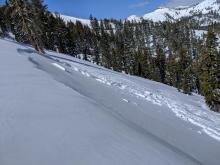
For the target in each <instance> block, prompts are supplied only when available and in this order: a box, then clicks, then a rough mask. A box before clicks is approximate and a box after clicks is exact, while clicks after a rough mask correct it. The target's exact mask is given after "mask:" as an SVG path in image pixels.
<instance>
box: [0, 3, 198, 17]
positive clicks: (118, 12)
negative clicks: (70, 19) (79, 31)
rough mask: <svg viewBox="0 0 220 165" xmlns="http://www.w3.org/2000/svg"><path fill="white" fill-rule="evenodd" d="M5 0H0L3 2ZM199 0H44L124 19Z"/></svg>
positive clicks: (62, 9) (78, 12)
mask: <svg viewBox="0 0 220 165" xmlns="http://www.w3.org/2000/svg"><path fill="white" fill-rule="evenodd" d="M4 1H5V0H0V2H1V3H2V2H4ZM198 1H201V0H44V2H45V4H47V5H48V8H49V10H50V11H53V12H54V11H57V12H59V13H61V14H65V15H69V16H74V17H79V18H89V15H90V14H92V15H93V16H95V17H97V18H116V19H124V18H126V17H128V16H130V15H139V16H141V15H143V14H146V13H148V12H151V11H153V10H155V9H156V8H158V7H160V6H166V5H167V6H170V7H175V6H178V5H189V4H192V3H195V2H198Z"/></svg>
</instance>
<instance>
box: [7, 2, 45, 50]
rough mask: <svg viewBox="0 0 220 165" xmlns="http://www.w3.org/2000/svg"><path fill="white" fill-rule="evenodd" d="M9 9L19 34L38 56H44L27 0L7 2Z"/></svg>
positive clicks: (36, 26)
mask: <svg viewBox="0 0 220 165" xmlns="http://www.w3.org/2000/svg"><path fill="white" fill-rule="evenodd" d="M9 7H10V11H11V17H13V18H15V19H16V26H17V27H18V29H19V32H20V33H22V34H24V36H25V37H26V38H27V39H28V41H29V42H30V44H31V45H32V46H33V47H34V48H35V50H37V51H38V52H39V53H40V54H44V49H43V46H42V44H41V43H40V37H39V35H38V32H39V31H38V29H39V28H38V25H37V23H36V22H35V19H34V16H33V13H32V8H31V4H30V3H29V1H28V0H9Z"/></svg>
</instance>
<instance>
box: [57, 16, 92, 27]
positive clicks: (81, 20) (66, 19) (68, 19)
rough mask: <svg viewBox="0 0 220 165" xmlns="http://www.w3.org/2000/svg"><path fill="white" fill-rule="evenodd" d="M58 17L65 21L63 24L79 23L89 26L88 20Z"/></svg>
mask: <svg viewBox="0 0 220 165" xmlns="http://www.w3.org/2000/svg"><path fill="white" fill-rule="evenodd" d="M60 17H61V18H62V19H63V20H64V21H65V22H70V21H71V22H73V23H76V21H80V22H81V23H82V24H84V25H90V20H89V19H82V18H76V17H72V16H66V15H62V14H61V15H60Z"/></svg>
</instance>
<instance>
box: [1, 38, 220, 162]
mask: <svg viewBox="0 0 220 165" xmlns="http://www.w3.org/2000/svg"><path fill="white" fill-rule="evenodd" d="M0 57H1V60H0V77H1V79H0V164H1V165H15V164H16V165H30V164H31V165H35V164H36V165H39V164H40V165H51V164H53V165H60V164H62V165H69V164H83V165H84V164H86V165H87V164H89V165H93V164H94V165H97V164H105V165H108V164H109V165H112V164H114V165H134V164H135V165H145V164H148V165H177V164H178V165H186V164H187V165H191V164H192V165H193V164H203V165H219V161H220V158H219V153H220V115H219V114H217V113H214V112H212V111H209V109H208V107H206V105H205V103H204V99H203V97H201V96H199V95H196V94H194V95H193V96H187V95H184V94H182V93H179V92H177V90H176V89H175V88H172V87H169V86H166V85H163V84H160V83H156V82H153V81H149V80H145V79H142V78H138V77H134V76H129V75H125V74H122V73H117V72H114V71H111V70H108V69H105V68H102V67H100V66H97V65H95V64H91V63H89V62H84V61H82V60H79V59H76V58H73V57H70V56H66V55H62V54H57V53H55V52H50V51H47V54H46V55H45V56H40V55H38V54H36V53H35V51H34V50H33V49H32V48H31V47H28V46H26V45H19V44H17V43H16V42H14V41H10V40H5V39H0Z"/></svg>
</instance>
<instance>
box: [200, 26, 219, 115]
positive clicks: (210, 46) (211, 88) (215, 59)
mask: <svg viewBox="0 0 220 165" xmlns="http://www.w3.org/2000/svg"><path fill="white" fill-rule="evenodd" d="M217 45H218V43H217V38H216V35H215V33H214V32H213V31H212V30H209V31H208V34H207V38H206V43H205V50H204V52H203V53H202V54H201V57H200V64H201V66H200V69H201V74H200V83H201V92H202V94H203V95H204V96H205V100H206V103H207V104H208V105H209V106H210V108H211V110H213V111H216V112H220V53H219V52H218V50H217Z"/></svg>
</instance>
